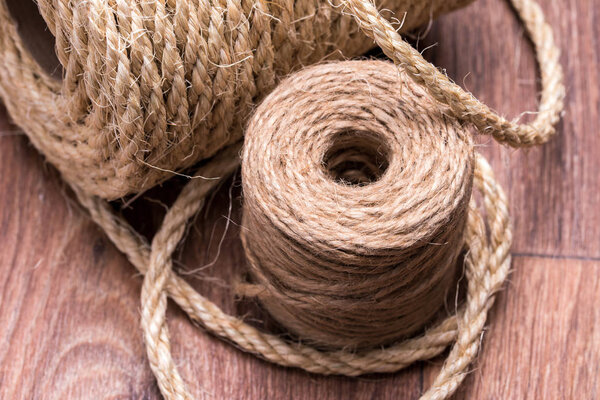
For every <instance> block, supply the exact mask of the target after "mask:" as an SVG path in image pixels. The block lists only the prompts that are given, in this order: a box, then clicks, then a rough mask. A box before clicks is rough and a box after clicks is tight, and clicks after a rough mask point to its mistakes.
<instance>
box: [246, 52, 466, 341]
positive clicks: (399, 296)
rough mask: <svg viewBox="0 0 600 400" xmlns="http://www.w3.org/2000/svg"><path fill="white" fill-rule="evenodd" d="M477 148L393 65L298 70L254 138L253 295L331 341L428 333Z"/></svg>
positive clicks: (249, 157) (249, 219) (249, 246)
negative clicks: (429, 322) (417, 331)
mask: <svg viewBox="0 0 600 400" xmlns="http://www.w3.org/2000/svg"><path fill="white" fill-rule="evenodd" d="M473 154H474V152H473V143H472V138H471V134H470V133H469V132H468V131H466V130H465V129H464V128H463V127H462V126H461V125H460V124H459V123H458V122H457V121H456V119H454V118H452V117H447V116H445V115H444V107H440V105H439V103H437V102H435V100H433V98H432V97H431V96H429V95H428V94H427V92H426V91H425V90H423V89H422V88H420V87H418V86H417V85H416V84H415V83H414V82H412V81H411V80H410V78H408V77H407V76H406V74H404V73H399V72H398V69H397V68H396V67H395V66H394V64H392V63H390V62H383V61H347V62H341V63H331V64H323V65H318V66H315V67H311V68H307V69H305V70H303V71H301V72H298V73H296V74H294V75H292V76H291V77H290V78H288V79H286V80H285V81H283V82H282V83H281V84H280V85H279V86H278V87H277V88H276V89H275V91H273V92H272V93H271V94H270V95H269V96H268V97H267V98H266V99H265V101H264V102H263V103H262V104H261V105H260V106H259V107H258V108H257V110H256V112H255V114H254V116H253V118H252V119H251V122H250V125H249V126H248V129H247V130H246V134H245V142H244V153H243V157H242V158H243V163H242V184H243V194H244V212H243V224H242V225H243V229H242V231H241V234H242V241H243V243H244V249H245V253H246V257H247V259H248V261H249V264H250V266H251V273H252V276H253V278H254V281H255V283H254V284H253V285H250V286H246V287H244V291H245V292H246V293H248V294H252V295H257V296H258V297H259V299H260V300H261V302H262V304H263V305H264V306H265V308H266V309H267V310H268V311H269V313H270V314H271V315H272V316H273V317H275V319H277V320H278V321H279V322H280V323H281V324H282V325H284V326H285V327H287V328H288V330H289V331H292V332H294V333H296V334H297V335H298V337H300V338H302V339H303V341H304V342H312V343H315V344H318V345H321V346H327V347H337V348H346V349H348V350H350V349H355V348H369V347H371V348H372V347H377V346H382V345H385V344H389V343H392V342H395V341H397V340H398V339H400V338H403V337H406V336H408V335H410V334H412V333H414V332H415V331H416V330H418V329H421V328H422V327H423V325H424V324H425V323H426V322H428V321H429V320H430V319H431V318H432V317H433V315H434V314H435V313H436V312H437V311H438V310H439V309H440V307H441V305H442V304H443V302H444V300H445V299H446V297H447V294H448V291H449V289H450V286H451V285H452V284H453V278H454V275H455V266H456V261H457V257H458V253H459V252H460V250H461V249H462V244H463V233H464V227H465V223H466V219H467V208H468V204H469V199H470V198H471V185H472V178H473Z"/></svg>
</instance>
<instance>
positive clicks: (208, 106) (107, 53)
mask: <svg viewBox="0 0 600 400" xmlns="http://www.w3.org/2000/svg"><path fill="white" fill-rule="evenodd" d="M470 1H472V0H384V1H381V2H380V3H381V4H379V6H380V7H381V8H386V9H389V10H391V11H393V12H398V13H399V14H400V15H401V14H402V13H404V12H406V18H404V21H403V22H404V23H403V25H402V27H401V31H403V32H404V31H406V30H410V29H413V28H415V27H417V26H419V25H421V24H424V23H426V22H427V21H428V20H430V19H431V18H432V17H435V16H437V15H439V14H441V13H444V12H447V11H450V10H452V9H455V8H457V7H460V6H462V5H465V4H468V3H469V2H470ZM37 3H38V5H39V10H40V13H41V14H42V16H43V18H44V20H45V21H46V23H47V25H48V28H49V30H50V31H51V32H52V34H53V35H54V36H55V38H56V53H57V56H58V59H59V61H60V63H61V65H62V68H63V79H62V82H59V81H56V80H54V79H52V78H51V77H50V76H49V74H48V73H47V72H46V71H44V70H43V69H42V68H41V67H40V66H39V65H38V63H37V62H36V61H35V60H34V59H33V58H32V57H31V55H30V54H29V52H28V51H27V47H26V44H25V43H23V42H22V40H21V37H20V36H19V33H18V30H17V26H16V23H15V21H14V20H13V18H12V17H11V15H10V12H9V8H8V0H0V32H1V34H0V36H1V37H0V55H1V56H2V57H0V66H1V68H0V95H1V96H2V97H3V99H4V101H5V103H6V105H7V107H8V109H9V112H10V114H11V115H12V117H13V119H14V120H15V122H16V123H17V124H19V125H20V126H21V127H22V128H23V130H24V131H25V132H27V133H28V135H29V137H30V139H31V141H32V142H33V143H34V145H35V146H36V147H37V148H38V149H39V150H40V151H41V152H42V153H44V154H45V156H46V157H47V158H48V160H49V161H50V162H51V163H52V164H53V165H55V166H56V167H57V168H58V169H59V170H60V172H61V174H62V176H63V177H64V179H65V180H66V181H67V182H69V183H71V184H74V185H79V186H81V187H82V188H83V189H85V190H86V192H88V193H90V194H94V195H98V196H101V197H104V198H106V199H108V200H113V199H117V198H120V197H123V196H126V195H128V194H132V193H139V192H143V191H145V190H146V189H148V188H150V187H152V186H154V185H156V184H157V183H159V182H161V181H164V180H165V179H167V178H169V177H171V176H172V175H173V171H181V170H183V169H185V168H187V167H190V166H192V165H194V164H195V163H197V162H198V161H199V160H202V159H205V158H208V157H211V156H213V155H214V154H215V153H216V152H217V151H219V150H220V149H222V148H224V147H226V146H227V145H229V144H232V143H235V142H237V141H239V140H240V139H241V137H242V124H243V123H244V122H245V121H246V119H247V116H248V114H249V112H250V111H251V109H252V107H253V106H254V105H255V104H256V103H257V102H258V101H259V100H260V99H261V97H262V96H264V95H265V94H267V93H268V92H269V91H270V90H272V89H273V88H274V87H275V85H276V83H277V80H278V77H280V76H285V75H287V74H289V73H290V72H291V71H292V70H293V69H297V68H298V67H299V66H303V65H310V64H314V63H315V62H318V61H320V60H322V59H324V58H337V59H339V58H343V57H354V56H358V55H360V54H363V53H364V52H365V51H366V50H368V49H369V48H371V47H373V42H372V41H371V40H370V39H369V38H368V37H366V36H365V35H363V34H362V33H361V32H360V31H359V29H358V26H357V24H356V23H354V22H353V18H352V16H350V15H346V14H343V13H342V12H341V11H342V8H341V7H340V3H339V2H338V1H337V0H334V1H332V2H329V1H323V0H302V1H293V0H277V1H255V0H169V1H125V0H119V1H107V0H90V1H72V0H39V1H38V2H37Z"/></svg>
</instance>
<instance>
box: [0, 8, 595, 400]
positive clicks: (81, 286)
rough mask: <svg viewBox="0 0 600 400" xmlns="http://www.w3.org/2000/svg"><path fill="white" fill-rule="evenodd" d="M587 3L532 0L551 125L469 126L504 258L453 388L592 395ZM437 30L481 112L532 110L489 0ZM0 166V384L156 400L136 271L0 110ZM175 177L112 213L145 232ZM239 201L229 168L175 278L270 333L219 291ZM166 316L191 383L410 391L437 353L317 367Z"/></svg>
mask: <svg viewBox="0 0 600 400" xmlns="http://www.w3.org/2000/svg"><path fill="white" fill-rule="evenodd" d="M598 5H599V4H598V3H597V2H596V1H594V0H557V1H543V6H544V9H545V10H546V13H547V15H548V19H549V20H550V22H551V24H552V25H553V26H554V28H555V31H556V32H557V39H558V42H559V44H560V46H561V49H562V51H563V55H562V62H563V65H564V67H565V72H566V79H567V88H568V99H567V107H566V113H565V117H564V120H563V122H562V123H561V126H560V135H559V136H558V137H557V138H556V139H555V140H553V141H552V142H551V143H549V144H547V145H545V146H543V147H541V148H536V149H531V150H528V151H515V150H511V149H507V148H502V147H500V146H498V145H496V144H494V143H492V142H491V141H489V140H486V139H485V138H482V139H481V140H480V143H481V146H480V151H481V152H483V153H484V154H485V155H486V156H487V157H488V158H489V159H490V161H491V163H492V166H493V167H494V170H495V171H496V174H497V175H498V177H499V179H500V181H501V182H502V184H503V185H504V187H505V188H506V190H507V193H508V195H509V198H510V206H511V212H512V216H513V221H514V225H515V243H514V246H513V252H514V262H513V268H514V273H513V274H512V275H511V277H510V282H509V283H508V285H507V286H506V290H505V291H503V292H502V293H501V294H500V295H499V297H498V300H497V304H496V306H495V307H494V308H493V310H492V312H491V315H490V319H489V324H488V329H487V331H486V333H485V335H484V340H483V350H482V352H481V354H480V357H479V359H478V361H477V364H476V365H474V366H473V371H472V373H471V374H470V376H469V377H468V378H467V380H466V382H465V384H464V385H463V386H462V387H461V389H460V391H459V393H458V394H457V396H456V397H457V398H461V399H462V398H465V399H470V398H477V399H479V398H481V399H491V398H499V399H500V398H502V399H503V398H526V399H538V398H585V399H594V398H598V397H599V396H600V383H599V381H598V376H600V310H599V308H598V307H597V305H598V304H599V303H600V207H598V205H599V204H600V178H599V174H598V171H599V170H600V138H599V137H598V135H597V133H598V132H599V130H600V122H599V118H600V115H599V113H600V77H599V71H598V61H599V60H598V58H599V55H600V43H599V42H598V37H600V28H599V24H598V22H599V21H600V19H599V18H598V7H597V6H598ZM435 43H437V46H435V47H432V48H429V49H428V50H425V53H424V54H425V55H426V56H427V57H428V58H429V59H431V60H432V61H433V62H434V63H436V65H439V66H440V67H441V68H444V69H446V71H447V73H448V75H449V76H451V77H452V78H453V79H454V80H456V81H457V82H459V83H461V84H463V86H465V87H467V88H468V89H469V90H471V91H473V92H474V93H475V94H476V95H477V96H478V97H480V98H481V99H483V100H484V101H486V102H488V103H489V104H491V105H492V106H493V107H495V108H496V109H498V110H500V111H502V112H503V113H505V114H506V115H508V116H516V115H519V113H521V112H522V111H525V110H534V109H535V92H536V88H537V78H536V76H537V75H536V70H535V63H534V59H533V57H532V53H531V47H530V44H529V43H528V42H527V41H526V40H525V39H524V37H523V32H522V29H521V28H520V26H519V24H518V23H517V21H516V19H515V16H514V15H513V14H512V12H511V10H510V8H508V6H507V5H506V4H505V3H504V2H502V1H497V0H479V1H477V2H476V3H475V4H473V5H472V6H470V7H468V8H467V9H465V10H461V11H459V12H456V13H454V14H452V15H449V16H445V17H443V18H441V19H440V20H438V21H436V22H435V23H434V26H433V29H432V30H431V32H429V34H428V35H427V36H426V37H425V38H423V39H420V40H418V44H417V45H418V47H419V48H420V49H425V48H427V47H429V46H430V45H432V44H435ZM525 118H527V116H526V117H525ZM0 173H1V175H0V176H2V178H1V179H0V204H1V205H2V207H0V398H1V399H58V398H69V399H71V398H73V399H91V398H94V399H95V398H123V399H128V398H146V399H155V398H159V393H158V389H157V387H156V385H155V383H154V380H153V377H152V374H151V373H150V370H149V368H148V366H147V362H146V358H145V354H144V346H143V341H142V335H141V332H140V328H139V290H140V283H141V280H140V278H139V276H137V275H136V273H135V270H134V269H133V267H132V266H130V265H129V264H128V263H127V261H126V260H125V258H124V257H123V256H122V255H121V254H119V252H118V251H117V250H116V249H115V248H114V247H113V246H112V245H111V244H110V243H109V242H108V241H107V239H106V238H105V236H104V235H103V234H102V232H100V231H99V230H98V229H97V228H96V227H95V226H94V224H93V223H92V222H90V221H89V219H88V218H87V217H86V215H85V213H83V212H82V211H81V210H80V208H79V207H78V206H77V205H76V204H75V203H74V202H73V200H72V197H71V196H70V194H69V191H68V189H67V188H65V187H64V185H63V184H62V183H61V181H60V178H59V177H58V174H57V173H56V171H55V170H54V169H53V168H52V167H51V166H49V165H48V164H46V163H45V162H44V161H43V158H42V157H41V156H40V155H39V154H38V153H37V152H36V151H35V149H33V148H32V146H31V145H30V144H29V142H28V141H27V139H26V137H25V136H24V135H22V134H21V132H20V131H19V130H18V129H17V128H16V127H14V126H13V125H11V124H10V123H9V122H8V117H7V115H6V112H5V111H4V109H1V110H0ZM178 185H179V183H178V182H175V183H170V184H167V185H165V186H164V187H163V188H160V189H158V190H154V191H151V192H150V193H148V194H147V196H146V197H144V198H142V199H140V200H138V201H136V202H134V203H133V204H132V205H131V206H130V207H126V208H124V209H123V210H122V211H123V212H124V214H125V215H126V216H127V217H128V218H129V219H130V220H131V221H132V222H133V223H134V224H135V225H136V226H137V227H138V228H139V229H140V230H142V231H143V232H145V233H146V234H151V232H152V230H153V229H155V228H156V226H157V224H158V223H159V221H160V214H161V209H162V206H161V204H160V203H159V202H166V203H168V202H169V201H171V200H172V198H173V195H174V193H175V190H176V188H177V187H178ZM165 193H166V194H165ZM230 193H231V194H230ZM230 198H231V200H230ZM230 202H231V204H232V205H233V208H232V212H231V215H230V216H229V217H228V215H229V204H230ZM239 204H240V191H239V184H237V183H236V182H233V183H232V182H227V183H226V184H224V185H223V187H222V188H221V190H220V191H219V192H218V193H217V194H216V195H215V197H214V199H213V200H212V202H211V205H210V207H208V208H207V210H206V211H205V212H203V213H202V214H201V215H199V216H198V218H197V220H196V222H195V224H194V226H193V228H192V229H191V230H190V233H189V234H188V237H187V240H186V243H185V245H184V246H183V247H182V249H181V250H180V263H179V269H180V271H181V272H185V271H189V270H193V269H197V268H199V267H203V268H201V270H200V271H197V272H196V273H195V274H193V275H189V276H188V280H189V281H190V282H192V283H193V284H194V286H195V287H196V288H197V289H198V290H199V291H201V293H203V294H206V295H207V296H208V297H209V298H211V299H213V300H214V301H216V302H217V303H218V304H220V305H221V306H222V307H224V308H225V309H226V310H227V311H229V312H232V313H235V314H237V315H245V316H246V317H247V319H248V320H251V321H254V322H255V323H256V324H258V325H265V326H267V327H268V328H269V329H271V330H275V331H277V329H278V328H277V327H276V326H275V325H273V323H272V322H271V321H269V319H268V316H267V315H265V314H264V313H262V312H261V311H260V310H258V309H257V307H256V306H255V305H254V304H251V303H248V302H243V301H236V299H235V296H234V293H232V291H231V289H230V283H231V282H232V281H233V280H234V279H236V278H237V277H239V276H240V274H243V271H244V258H243V252H242V251H241V247H240V243H239V239H238V233H239V227H238V226H237V225H236V221H239V217H240V215H239V213H240V207H239ZM116 207H117V208H119V207H120V206H119V205H116ZM228 220H231V223H229V224H228V223H227V221H228ZM227 225H228V226H227ZM226 228H227V229H226ZM225 231H226V232H225ZM223 235H224V236H223ZM221 238H223V240H222V241H221ZM219 249H220V250H219ZM213 260H216V261H214V263H212V261H213ZM211 263H212V264H211ZM168 317H169V327H170V330H171V333H172V337H173V352H174V357H175V359H176V361H177V362H178V365H179V368H180V370H181V372H182V374H183V376H184V379H185V380H186V382H187V383H188V385H189V387H190V390H191V391H192V392H193V393H194V394H195V396H196V397H197V398H206V399H264V398H268V399H332V400H333V399H398V398H406V399H416V398H418V396H419V394H420V393H422V391H423V390H424V389H426V388H427V387H428V385H430V383H431V381H432V379H433V378H434V376H435V373H436V371H437V370H438V369H439V367H440V365H441V363H442V362H443V357H442V358H438V359H436V360H433V361H430V362H425V363H417V364H415V365H413V366H412V367H410V368H408V369H407V370H406V371H403V372H400V373H396V374H388V375H373V376H367V377H361V378H358V379H349V378H343V377H322V376H317V375H312V374H308V373H305V372H303V371H299V370H295V369H286V368H281V367H277V366H274V365H272V364H269V363H267V362H264V361H261V360H259V359H257V358H256V357H254V356H251V355H248V354H244V353H242V352H240V351H238V350H237V349H235V348H234V347H233V346H231V345H229V344H227V343H224V342H222V341H220V340H218V339H216V338H214V337H212V336H210V335H207V334H206V333H205V332H203V331H202V330H201V329H199V328H198V327H195V326H193V325H192V324H191V323H190V322H189V320H188V319H187V318H186V317H185V316H184V315H183V313H182V312H181V311H180V310H178V309H177V308H176V307H174V306H172V305H171V307H170V309H169V313H168Z"/></svg>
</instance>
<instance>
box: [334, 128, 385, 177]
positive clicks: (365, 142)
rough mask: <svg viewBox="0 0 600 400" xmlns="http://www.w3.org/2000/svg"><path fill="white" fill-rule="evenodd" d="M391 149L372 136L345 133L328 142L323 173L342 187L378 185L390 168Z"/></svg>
mask: <svg viewBox="0 0 600 400" xmlns="http://www.w3.org/2000/svg"><path fill="white" fill-rule="evenodd" d="M389 155H390V149H389V146H388V145H387V143H386V142H385V140H384V139H383V138H382V137H380V136H378V135H375V134H373V133H369V132H361V131H345V132H341V133H338V134H336V135H334V136H333V138H332V139H331V145H330V147H329V149H328V150H327V152H326V153H325V155H324V156H323V166H324V168H325V171H326V173H327V174H328V175H329V176H330V177H331V178H332V179H333V180H334V181H336V182H338V183H341V184H345V185H355V186H365V185H368V184H370V183H373V182H376V181H378V180H379V179H380V178H381V176H382V175H383V174H384V173H385V171H386V170H387V168H388V166H389Z"/></svg>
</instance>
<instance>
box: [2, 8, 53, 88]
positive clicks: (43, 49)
mask: <svg viewBox="0 0 600 400" xmlns="http://www.w3.org/2000/svg"><path fill="white" fill-rule="evenodd" d="M6 4H7V6H8V10H9V12H10V15H11V16H12V17H13V19H14V21H15V22H16V25H17V30H18V32H19V36H21V40H22V41H23V43H24V44H25V47H26V48H27V50H29V53H30V54H31V56H32V57H33V58H34V59H35V60H36V61H37V62H38V64H39V65H40V66H41V67H42V68H43V69H44V70H45V71H46V72H47V73H48V74H49V75H50V76H52V77H53V78H56V79H59V80H60V79H61V77H62V65H61V64H60V62H59V60H58V57H57V56H56V52H55V50H54V49H55V40H54V36H53V35H52V32H50V29H49V28H48V25H46V21H44V18H42V15H41V14H40V10H39V9H38V6H37V4H36V2H35V1H33V0H7V1H6Z"/></svg>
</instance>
